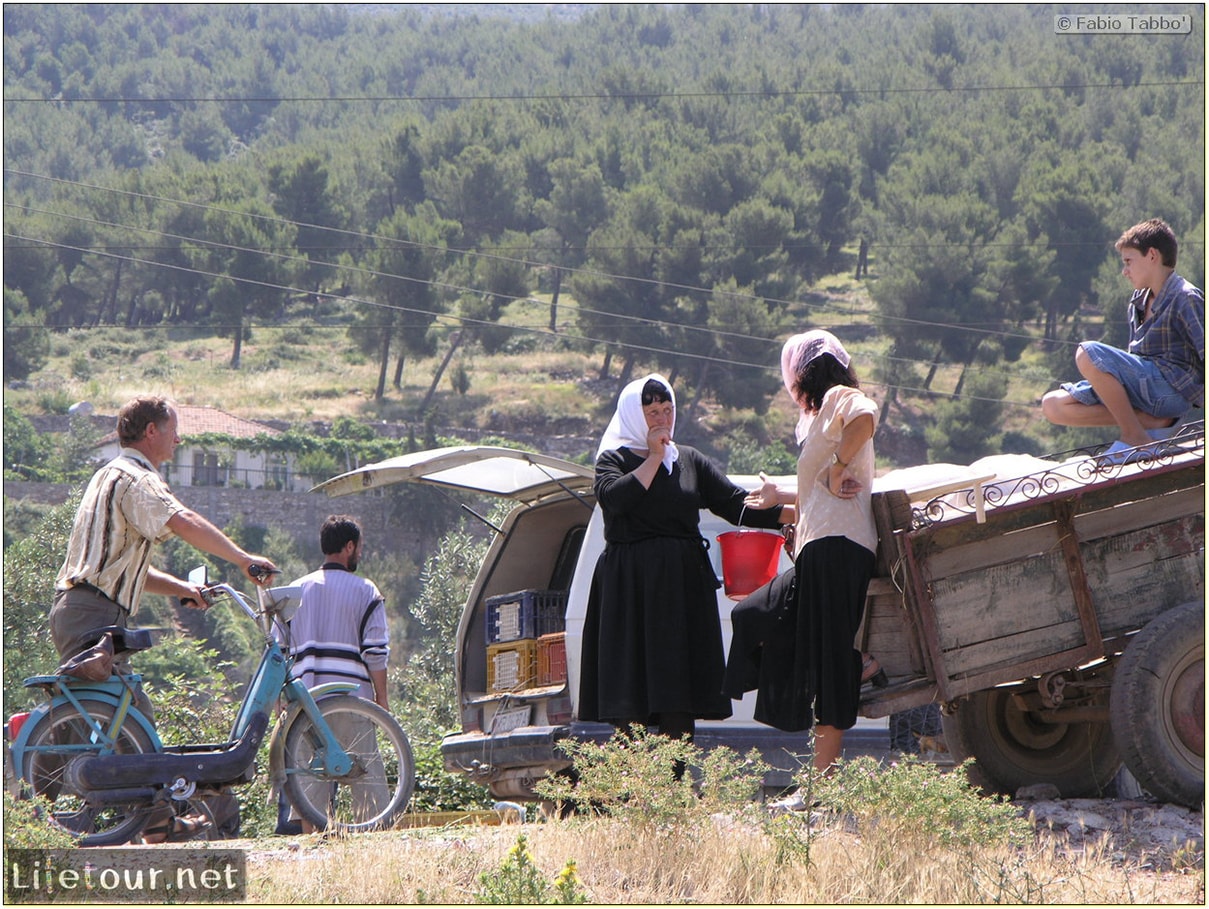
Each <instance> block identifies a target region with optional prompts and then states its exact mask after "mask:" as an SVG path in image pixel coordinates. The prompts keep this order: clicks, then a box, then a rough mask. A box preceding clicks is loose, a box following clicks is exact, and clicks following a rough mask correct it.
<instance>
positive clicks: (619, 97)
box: [4, 79, 1203, 106]
mask: <svg viewBox="0 0 1209 909" xmlns="http://www.w3.org/2000/svg"><path fill="white" fill-rule="evenodd" d="M1202 86H1203V83H1201V82H1197V81H1194V80H1191V79H1175V80H1171V81H1166V80H1162V81H1155V82H1135V83H1133V84H1132V85H1123V84H1122V83H1120V82H1082V83H1075V82H1054V83H1042V84H1035V85H956V86H952V87H950V88H945V87H943V86H939V85H923V86H917V87H911V86H901V87H898V88H895V87H889V86H878V87H876V88H834V87H833V88H800V89H759V90H752V91H734V90H726V91H723V90H717V91H706V90H701V91H660V90H652V91H639V92H559V93H555V94H518V93H513V94H508V95H276V96H275V95H263V96H250V97H241V96H238V95H198V96H195V97H191V96H185V95H181V96H171V97H147V98H143V97H126V96H93V97H73V98H65V97H62V96H61V95H59V96H52V97H46V98H22V97H15V98H14V97H8V98H5V99H4V103H6V104H55V105H59V106H66V105H70V104H75V103H80V104H284V103H287V102H288V103H292V104H297V103H316V104H329V103H337V104H350V103H358V102H361V103H370V104H386V103H392V102H408V103H422V104H432V103H439V104H450V103H456V104H465V103H472V102H475V101H541V102H549V101H562V102H569V101H651V100H668V101H681V100H687V99H691V98H725V99H732V98H733V99H751V98H764V99H768V100H772V99H776V98H808V97H822V96H827V95H841V96H858V95H878V96H883V95H953V94H970V93H980V92H1030V91H1042V90H1057V91H1086V90H1095V89H1109V90H1110V91H1119V90H1129V89H1134V88H1176V87H1189V88H1200V87H1202Z"/></svg>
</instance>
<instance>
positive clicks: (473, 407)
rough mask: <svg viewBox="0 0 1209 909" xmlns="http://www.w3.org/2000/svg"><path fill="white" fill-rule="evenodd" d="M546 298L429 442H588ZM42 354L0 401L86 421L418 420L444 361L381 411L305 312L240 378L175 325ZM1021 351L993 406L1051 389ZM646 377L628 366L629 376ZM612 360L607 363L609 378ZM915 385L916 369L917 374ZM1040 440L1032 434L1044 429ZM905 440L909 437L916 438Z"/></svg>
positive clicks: (335, 343)
mask: <svg viewBox="0 0 1209 909" xmlns="http://www.w3.org/2000/svg"><path fill="white" fill-rule="evenodd" d="M547 301H548V298H546V297H541V296H537V297H535V298H534V300H531V301H519V302H517V303H514V304H512V306H510V307H509V308H508V310H507V312H506V314H505V317H504V321H505V322H507V323H508V324H511V325H514V326H518V327H522V328H530V329H535V330H534V331H524V330H522V331H518V332H517V334H516V335H515V336H514V339H513V341H512V342H511V343H510V345H509V347H508V348H506V349H505V351H504V352H501V353H499V354H495V355H487V354H485V353H484V352H483V351H482V350H481V348H478V347H471V348H469V349H466V348H463V349H460V350H459V351H458V353H457V355H456V356H455V358H454V359H453V361H452V362H451V363H450V365H449V368H448V369H447V371H446V373H445V375H444V376H443V378H442V380H441V382H440V384H439V386H438V389H437V394H436V397H435V404H436V407H437V410H438V412H437V415H436V417H435V419H434V421H433V422H434V426H435V429H436V431H437V432H438V433H442V434H449V435H453V434H456V431H457V429H459V428H466V429H473V430H479V431H486V432H490V433H492V434H496V435H499V436H503V437H509V436H513V435H518V436H525V435H530V434H539V435H540V434H548V435H573V436H581V435H582V436H585V437H588V438H591V437H594V436H595V435H597V434H598V432H599V430H600V427H602V426H603V425H604V423H605V422H606V421H607V419H608V416H609V414H610V413H611V411H612V407H613V403H614V394H615V393H616V382H615V381H603V382H602V381H599V371H600V367H601V363H602V354H601V353H599V352H587V353H585V352H584V349H583V346H582V345H579V344H576V343H575V342H574V335H575V328H574V319H573V315H572V312H573V306H574V303H573V301H572V300H570V299H569V298H568V297H567V296H565V295H564V296H563V298H562V302H561V303H560V312H559V323H560V335H559V336H558V337H554V336H551V335H549V334H548V333H547V332H546V331H545V326H546V325H547V322H548V319H549V309H548V302H547ZM794 309H795V310H796V311H795V312H794V313H793V314H792V315H791V317H790V321H789V324H788V325H787V328H786V330H785V332H784V334H783V335H782V336H785V335H787V334H788V333H789V332H790V331H793V330H801V329H803V328H805V327H811V326H826V327H831V328H837V329H840V328H842V327H844V326H860V325H865V324H868V323H869V321H870V319H871V315H872V311H873V304H872V301H871V300H870V298H869V295H868V290H867V288H866V287H865V286H864V285H863V284H860V283H858V282H855V281H853V280H852V279H851V278H850V277H849V276H846V275H835V276H832V277H830V278H827V279H824V280H823V281H821V282H820V284H819V286H818V288H816V293H815V294H814V295H812V299H811V300H810V301H807V302H803V303H800V304H798V305H797V306H796V307H794ZM51 347H52V354H51V357H50V359H49V360H48V362H47V363H46V365H45V366H44V367H43V369H41V370H39V371H38V372H37V373H35V374H33V375H32V376H30V378H29V381H28V382H27V383H26V385H25V387H21V388H17V389H6V391H5V402H6V403H7V404H9V405H11V406H14V407H16V408H17V409H19V410H21V411H23V412H26V413H42V412H62V411H63V410H65V409H66V407H67V406H69V405H70V404H72V403H74V402H76V401H81V400H86V401H89V402H91V403H92V404H93V406H94V407H95V408H96V411H97V412H98V413H116V411H117V409H118V407H119V406H120V405H121V404H122V402H124V401H125V400H127V399H128V398H130V397H131V396H132V395H134V394H139V393H155V394H167V395H169V396H171V397H173V398H175V399H176V400H178V401H180V402H182V403H189V404H200V405H211V406H215V407H218V408H221V409H223V410H226V411H228V412H230V413H234V414H236V415H239V416H242V417H246V418H249V419H277V420H286V421H289V422H292V423H304V422H308V421H312V420H323V421H330V420H332V419H335V418H336V417H339V416H351V417H354V418H356V419H362V420H367V421H373V422H378V421H387V422H403V423H419V422H421V421H422V417H421V415H420V413H419V407H420V404H421V402H422V400H423V399H424V396H425V394H426V393H427V391H428V388H429V385H430V384H431V382H432V377H433V374H434V372H435V370H436V368H437V366H438V364H439V362H440V359H441V358H442V357H443V356H444V353H445V345H444V343H442V345H441V347H440V349H438V351H437V352H436V355H434V356H432V357H424V358H418V359H409V360H408V361H407V364H406V368H405V370H404V373H403V383H402V387H401V389H396V388H394V387H392V386H391V384H390V379H391V377H392V376H393V369H394V361H393V360H392V362H391V366H390V370H391V372H390V374H389V375H388V377H387V391H386V394H385V396H384V397H383V399H382V400H380V401H375V400H374V398H373V394H374V390H375V388H376V385H377V379H378V366H377V363H376V362H375V360H374V359H373V358H372V357H369V356H366V355H365V354H363V353H360V352H359V351H357V350H356V349H355V347H354V346H353V344H352V343H351V341H350V340H349V338H348V335H347V332H346V330H345V327H344V326H343V325H322V324H318V323H317V322H316V320H315V319H314V318H313V317H312V316H311V315H310V314H309V313H299V314H297V315H294V316H291V317H289V318H288V319H287V320H286V321H285V322H284V323H283V324H281V325H275V326H268V325H265V326H257V327H255V328H253V329H252V331H251V333H250V337H248V338H247V339H246V340H245V343H244V346H243V358H242V365H241V368H240V369H238V370H233V369H231V368H230V366H229V361H230V356H231V340H230V338H227V337H214V336H212V335H208V334H206V335H203V334H201V333H200V332H195V331H190V330H189V329H185V328H145V329H136V330H133V331H127V330H125V329H117V328H103V329H94V330H77V331H71V332H67V333H64V334H59V335H55V336H54V338H53V340H52V345H51ZM779 347H780V345H779V340H774V341H770V343H769V350H768V362H769V365H770V369H773V368H775V364H776V363H777V357H778V353H779ZM849 347H850V348H851V351H852V353H853V357H854V360H855V362H856V363H857V364H858V367H860V369H861V374H862V378H863V380H864V384H865V386H866V389H867V390H868V391H869V392H870V393H871V394H872V395H873V396H874V397H875V398H877V399H878V400H881V399H882V398H883V396H884V390H883V389H882V388H881V387H880V386H878V385H876V384H875V383H873V382H872V381H871V376H872V370H871V369H870V368H867V367H866V366H864V364H870V363H872V362H873V361H874V360H875V359H876V358H877V357H879V356H881V355H884V353H885V351H886V349H887V347H888V339H886V338H885V337H884V336H879V335H870V337H869V340H865V341H857V342H852V343H850V344H849ZM1030 357H1033V358H1037V359H1038V360H1039V358H1040V353H1039V352H1034V351H1033V350H1030V351H1029V353H1028V354H1026V356H1025V359H1024V361H1023V362H1022V363H1021V364H1018V365H1017V366H1015V367H1013V368H1012V372H1013V373H1014V374H1016V375H1022V376H1024V378H1020V379H1013V380H1012V381H1011V382H1010V383H1009V385H1008V386H1007V387H1005V388H1004V389H1003V397H1004V398H1006V399H1007V400H1010V401H1015V402H1035V401H1037V400H1039V398H1040V396H1041V394H1042V393H1043V392H1044V391H1045V390H1046V389H1047V388H1049V387H1052V386H1053V383H1052V380H1050V379H1049V378H1048V377H1047V376H1046V375H1045V370H1044V369H1043V368H1034V367H1033V366H1032V365H1030V363H1031V361H1030ZM459 365H461V366H464V367H465V369H466V371H467V373H468V375H469V379H470V387H469V390H468V391H467V393H466V394H465V395H459V394H458V393H457V392H455V391H454V389H453V387H452V383H451V382H450V377H451V375H452V374H453V373H454V371H455V370H456V369H457V368H458V367H459ZM647 367H651V368H654V365H653V364H643V363H640V364H638V366H637V367H636V369H637V370H641V369H644V368H647ZM619 368H620V360H618V359H616V358H615V359H614V361H613V377H614V379H615V377H616V374H617V370H618V369H619ZM917 371H918V372H919V374H920V376H921V377H922V375H923V372H924V368H923V367H922V366H920V367H919V368H918V370H917ZM959 375H960V370H959V368H957V367H945V368H942V369H940V370H939V371H938V373H937V375H936V378H935V379H934V381H933V386H932V387H933V390H934V391H936V392H939V393H945V392H948V391H951V390H952V389H953V388H954V386H955V385H956V382H957V380H958V377H959ZM900 404H901V410H900V412H898V413H893V412H892V415H891V421H892V422H894V423H897V424H899V425H901V426H907V427H911V426H913V425H914V426H917V425H918V423H919V419H920V414H921V413H924V412H926V411H927V410H928V408H929V407H931V406H932V403H931V402H929V401H928V400H925V399H923V398H921V397H920V396H918V395H910V394H905V395H903V396H901V399H900ZM702 414H703V415H702V416H701V423H702V427H701V431H702V432H704V433H709V434H720V435H724V434H725V433H726V432H727V431H729V430H730V429H732V428H734V427H736V426H739V425H742V424H744V423H745V422H746V425H747V426H749V427H750V426H751V425H752V424H751V418H752V415H751V414H750V413H734V412H729V411H724V410H720V409H718V408H716V407H711V406H708V405H707V406H705V407H703V408H702ZM1037 418H1038V412H1037V410H1036V409H1035V408H1034V407H1031V406H1016V407H1009V408H1008V409H1007V412H1006V414H1005V428H1009V429H1017V430H1025V429H1026V428H1032V429H1033V431H1037ZM759 422H760V423H762V424H763V429H764V431H765V432H766V433H767V436H768V437H769V438H772V439H776V438H783V439H788V438H789V435H790V433H791V431H792V426H793V422H794V419H793V414H792V410H791V406H790V405H789V403H788V401H787V400H785V399H784V396H783V395H778V396H777V399H776V400H775V401H774V402H773V403H772V406H771V408H770V410H769V412H768V414H767V415H765V416H763V417H761V418H760V419H759ZM1042 431H1044V430H1043V429H1042ZM909 434H911V435H915V436H918V429H916V430H915V431H914V432H913V433H909ZM918 454H919V452H918V451H911V452H908V451H903V452H901V453H898V452H891V451H887V452H884V453H882V452H879V455H883V457H882V460H883V461H885V462H887V463H889V464H891V465H894V466H900V465H901V464H902V463H904V460H903V458H908V460H907V461H906V462H907V463H910V462H911V461H910V456H916V457H918Z"/></svg>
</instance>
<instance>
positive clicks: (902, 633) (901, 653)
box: [861, 591, 925, 677]
mask: <svg viewBox="0 0 1209 909" xmlns="http://www.w3.org/2000/svg"><path fill="white" fill-rule="evenodd" d="M861 649H862V650H864V651H865V652H867V653H872V654H873V655H874V656H875V657H877V660H878V662H879V663H881V665H882V668H883V669H885V670H886V672H887V673H888V674H889V675H891V676H895V677H905V676H921V675H924V674H925V672H924V660H923V651H922V644H921V642H920V639H919V635H918V633H917V631H916V629H915V627H914V626H913V625H912V623H911V618H910V615H909V614H908V612H907V610H906V608H905V605H904V601H903V595H902V594H901V593H899V592H898V591H894V592H893V593H892V594H884V595H881V596H871V597H869V598H868V599H867V600H866V603H865V623H864V634H863V636H862V639H861Z"/></svg>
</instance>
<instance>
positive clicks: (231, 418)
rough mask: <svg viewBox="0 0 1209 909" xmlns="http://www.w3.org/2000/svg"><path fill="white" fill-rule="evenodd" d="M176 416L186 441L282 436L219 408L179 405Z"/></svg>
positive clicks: (105, 441)
mask: <svg viewBox="0 0 1209 909" xmlns="http://www.w3.org/2000/svg"><path fill="white" fill-rule="evenodd" d="M176 415H177V432H178V433H180V437H181V438H182V439H184V440H185V441H188V440H189V437H190V436H198V435H201V434H203V433H207V432H220V433H222V434H224V435H228V436H234V437H236V438H239V439H250V438H252V437H253V436H256V435H259V434H260V433H265V434H267V435H271V436H276V435H280V434H281V431H280V430H277V429H272V428H270V427H268V426H262V425H261V424H260V423H255V422H253V421H252V420H245V419H244V418H243V417H237V416H235V415H234V414H229V413H227V412H226V411H223V410H219V409H218V408H217V407H200V406H198V405H196V404H177V405H176ZM117 438H118V434H117V431H116V430H115V431H114V432H111V433H109V434H108V435H107V436H105V437H104V438H103V439H101V441H100V442H98V443H97V445H98V446H100V445H108V444H109V443H110V442H116V441H117Z"/></svg>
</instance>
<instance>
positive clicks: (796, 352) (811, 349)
mask: <svg viewBox="0 0 1209 909" xmlns="http://www.w3.org/2000/svg"><path fill="white" fill-rule="evenodd" d="M825 353H826V354H831V355H832V356H833V357H835V358H836V359H837V360H838V361H839V363H840V365H841V366H843V367H844V368H845V369H847V368H848V364H850V363H851V362H852V357H850V356H849V355H848V351H846V350H844V345H843V344H841V343H840V340H839V338H837V337H836V336H835V335H833V334H832V333H831V332H829V331H823V330H822V329H821V328H816V329H812V330H811V331H804V332H802V333H801V334H797V335H793V336H792V337H791V338H789V340H787V341H786V342H785V346H784V347H782V348H781V381H782V382H784V383H785V390H786V391H787V392H789V397H790V398H792V399H793V403H795V404H797V405H798V409H799V410H800V411H801V413H800V414H799V415H798V425H797V428H796V429H795V430H794V436H795V438H797V440H798V442H799V443H800V442H801V441H802V439H804V438H805V437H806V429H807V427H809V426H810V420H811V418H812V415H811V414H809V413H807V411H806V406H805V405H804V404H803V403H802V402H801V401H799V400H798V397H797V395H796V393H795V392H794V390H793V386H794V384H795V383H796V382H797V380H798V376H800V375H801V374H802V370H804V369H805V368H806V366H807V364H808V363H810V361H811V360H814V359H815V358H816V357H819V356H822V355H823V354H825Z"/></svg>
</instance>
